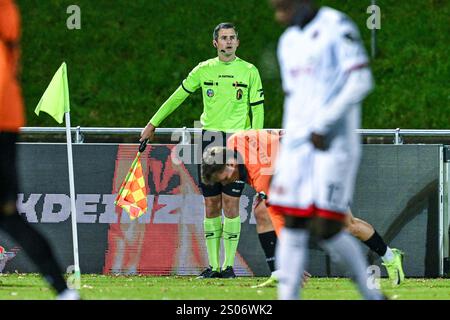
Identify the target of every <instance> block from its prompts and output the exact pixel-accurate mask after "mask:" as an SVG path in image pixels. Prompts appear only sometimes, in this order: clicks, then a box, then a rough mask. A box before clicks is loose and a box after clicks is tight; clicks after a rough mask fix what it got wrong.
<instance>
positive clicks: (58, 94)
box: [34, 62, 81, 289]
mask: <svg viewBox="0 0 450 320" xmlns="http://www.w3.org/2000/svg"><path fill="white" fill-rule="evenodd" d="M40 111H44V112H46V113H48V114H49V115H50V116H52V117H53V118H54V119H55V120H56V121H57V122H58V123H59V124H61V123H62V122H63V118H64V116H65V118H66V138H67V160H68V166H69V187H70V209H71V210H70V211H71V216H72V244H73V257H74V276H75V287H76V289H79V287H80V278H81V272H80V263H79V258H78V231H77V210H76V205H75V181H74V175H73V155H72V135H71V132H70V99H69V83H68V80H67V66H66V63H65V62H63V63H62V64H61V66H60V67H59V69H58V71H56V73H55V75H54V76H53V78H52V80H51V81H50V84H49V85H48V87H47V89H46V90H45V92H44V94H43V95H42V98H41V100H40V101H39V103H38V105H37V107H36V109H35V110H34V112H35V113H36V114H37V115H39V112H40Z"/></svg>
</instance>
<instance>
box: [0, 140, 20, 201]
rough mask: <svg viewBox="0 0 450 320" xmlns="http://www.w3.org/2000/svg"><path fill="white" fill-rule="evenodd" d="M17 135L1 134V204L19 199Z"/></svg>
mask: <svg viewBox="0 0 450 320" xmlns="http://www.w3.org/2000/svg"><path fill="white" fill-rule="evenodd" d="M16 141H17V133H13V132H0V204H3V203H6V202H9V201H14V203H15V201H16V199H17V192H18V186H17V167H16Z"/></svg>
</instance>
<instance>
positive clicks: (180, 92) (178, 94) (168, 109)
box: [150, 85, 189, 127]
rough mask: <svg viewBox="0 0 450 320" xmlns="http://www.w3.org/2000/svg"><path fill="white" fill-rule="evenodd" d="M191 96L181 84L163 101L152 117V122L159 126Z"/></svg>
mask: <svg viewBox="0 0 450 320" xmlns="http://www.w3.org/2000/svg"><path fill="white" fill-rule="evenodd" d="M187 97H189V93H188V92H187V91H186V90H185V89H183V85H181V86H179V87H178V88H177V90H175V92H174V93H172V95H171V96H170V97H169V99H167V100H166V102H164V103H163V105H162V106H161V107H160V108H159V109H158V111H157V112H156V113H155V114H154V115H153V117H152V118H151V119H150V123H151V124H152V125H154V126H155V127H158V126H159V125H160V124H161V122H163V121H164V119H165V118H167V117H168V116H169V115H170V114H171V113H172V112H174V111H175V109H176V108H178V107H179V106H180V104H182V103H183V101H184V100H186V98H187Z"/></svg>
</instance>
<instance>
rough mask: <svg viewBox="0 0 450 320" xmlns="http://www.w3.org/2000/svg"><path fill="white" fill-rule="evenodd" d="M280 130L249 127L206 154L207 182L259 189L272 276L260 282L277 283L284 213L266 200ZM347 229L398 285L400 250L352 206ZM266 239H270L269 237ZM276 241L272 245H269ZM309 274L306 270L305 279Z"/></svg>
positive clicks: (259, 220) (259, 224)
mask: <svg viewBox="0 0 450 320" xmlns="http://www.w3.org/2000/svg"><path fill="white" fill-rule="evenodd" d="M281 135H282V134H280V131H267V130H250V131H242V132H238V133H235V134H234V135H232V136H231V137H230V138H229V139H228V141H227V148H224V147H213V148H211V149H209V150H207V151H205V153H204V155H203V160H204V164H203V165H202V179H203V182H204V183H214V182H221V183H223V184H228V183H230V182H234V181H237V180H242V181H244V182H246V183H248V184H249V185H250V186H252V187H253V188H254V189H255V191H256V192H257V195H256V199H255V202H254V206H253V207H254V214H255V219H256V231H257V233H258V236H259V238H260V242H261V246H262V247H263V250H264V252H265V254H266V259H267V262H268V263H269V262H271V263H269V268H270V270H271V271H272V276H271V278H270V279H269V280H268V281H266V282H264V283H262V284H261V285H260V286H267V285H271V284H275V283H276V271H275V268H274V267H273V265H274V260H275V258H274V251H275V244H276V239H277V235H279V234H280V230H281V229H282V228H283V226H284V217H283V215H281V214H280V213H279V212H278V211H277V210H276V209H275V208H274V207H271V206H270V205H269V204H268V203H267V199H268V198H269V196H270V195H269V188H270V182H271V179H272V176H273V174H274V170H275V161H276V158H277V154H278V150H279V143H280V139H281ZM345 226H346V229H347V231H348V232H349V233H350V234H352V235H353V236H355V237H356V238H358V239H359V240H361V241H362V242H363V243H364V244H365V245H367V246H368V247H369V248H370V249H371V250H372V251H374V252H376V253H377V254H378V255H379V256H380V257H381V258H382V260H383V265H384V266H386V269H387V271H388V275H389V278H390V279H391V281H392V283H393V284H395V285H398V284H400V283H401V281H402V280H403V277H400V276H399V275H401V274H403V267H402V261H401V257H399V255H400V253H399V252H400V251H399V250H397V249H391V248H389V247H388V246H387V245H386V243H385V242H384V240H383V239H382V238H381V236H380V235H379V234H378V233H377V231H376V230H375V229H374V228H373V227H372V225H370V224H369V223H367V222H366V221H364V220H361V219H358V218H355V217H353V215H352V213H351V211H350V209H349V214H348V216H347V218H346V221H345ZM266 239H270V241H267V240H266ZM268 242H270V244H272V243H273V245H269V244H268ZM307 277H309V274H308V273H305V274H304V276H303V280H306V278H307Z"/></svg>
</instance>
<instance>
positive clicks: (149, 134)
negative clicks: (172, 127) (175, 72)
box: [139, 66, 200, 141]
mask: <svg viewBox="0 0 450 320" xmlns="http://www.w3.org/2000/svg"><path fill="white" fill-rule="evenodd" d="M199 69H200V67H199V66H197V67H195V68H194V69H193V70H192V71H191V72H190V73H189V75H188V77H187V78H186V79H185V80H183V82H182V83H181V85H180V86H179V87H178V88H177V89H176V90H175V92H174V93H172V95H171V96H170V97H169V98H168V99H167V100H166V101H165V102H164V103H163V104H162V106H161V107H160V108H159V109H158V111H157V112H156V113H155V114H154V115H153V117H152V118H151V119H150V121H149V122H148V123H147V125H146V126H145V128H144V129H143V130H142V132H141V139H140V140H139V141H143V140H145V139H149V140H152V139H153V135H154V133H155V129H156V127H158V126H159V125H160V124H161V122H163V121H164V119H166V118H167V117H168V116H169V115H170V114H171V113H172V112H174V111H175V110H176V109H177V108H178V107H179V106H180V105H181V104H182V103H183V101H184V100H186V98H187V97H189V95H190V94H191V93H194V92H195V90H197V89H198V88H199V87H200V76H199Z"/></svg>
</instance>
